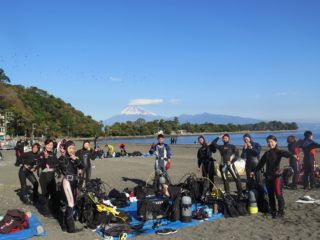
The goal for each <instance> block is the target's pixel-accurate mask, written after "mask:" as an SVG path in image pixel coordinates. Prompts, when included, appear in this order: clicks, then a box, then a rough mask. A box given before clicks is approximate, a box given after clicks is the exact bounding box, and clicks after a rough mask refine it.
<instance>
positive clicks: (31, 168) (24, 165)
mask: <svg viewBox="0 0 320 240" xmlns="http://www.w3.org/2000/svg"><path fill="white" fill-rule="evenodd" d="M39 151H40V144H39V143H35V144H33V145H32V147H31V151H30V152H28V153H25V154H23V155H22V160H21V167H20V170H19V179H20V184H21V200H22V201H23V202H24V203H25V204H29V203H30V199H29V198H28V194H27V179H28V180H29V181H30V182H31V183H32V185H33V202H34V203H35V202H37V201H38V197H39V194H38V186H39V183H38V181H37V179H36V177H35V176H34V172H35V171H36V169H37V162H38V159H39Z"/></svg>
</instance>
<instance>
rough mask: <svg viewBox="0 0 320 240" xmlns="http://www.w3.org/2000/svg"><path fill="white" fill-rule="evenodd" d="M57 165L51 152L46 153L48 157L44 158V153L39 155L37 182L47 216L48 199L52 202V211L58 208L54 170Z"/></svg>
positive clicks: (55, 158)
mask: <svg viewBox="0 0 320 240" xmlns="http://www.w3.org/2000/svg"><path fill="white" fill-rule="evenodd" d="M57 164H58V160H57V157H56V155H55V154H54V153H53V152H48V157H47V158H45V154H44V152H42V153H40V157H39V161H38V167H39V169H40V170H41V173H40V177H39V182H40V186H41V192H42V195H43V196H44V197H45V204H44V213H45V214H46V215H47V214H49V197H50V200H51V201H52V206H53V210H54V211H56V210H57V208H58V201H57V194H56V181H55V170H56V166H57Z"/></svg>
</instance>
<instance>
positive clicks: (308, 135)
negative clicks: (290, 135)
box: [298, 131, 320, 189]
mask: <svg viewBox="0 0 320 240" xmlns="http://www.w3.org/2000/svg"><path fill="white" fill-rule="evenodd" d="M304 137H305V138H304V140H303V141H299V142H298V145H299V147H300V148H302V151H303V153H304V157H303V168H304V181H303V187H304V189H313V188H314V187H315V181H316V180H315V161H316V160H315V155H314V153H313V150H314V149H316V148H320V144H318V143H316V142H314V141H313V134H312V132H310V131H306V132H305V133H304Z"/></svg>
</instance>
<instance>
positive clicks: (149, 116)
mask: <svg viewBox="0 0 320 240" xmlns="http://www.w3.org/2000/svg"><path fill="white" fill-rule="evenodd" d="M138 118H143V119H145V120H146V121H153V120H156V119H161V118H162V117H161V116H158V115H157V114H155V113H153V112H149V111H147V110H145V109H143V108H142V107H138V106H134V105H129V106H127V107H126V108H125V109H123V110H122V111H121V113H120V114H117V115H115V116H113V117H110V118H108V119H107V120H105V121H104V124H106V125H112V124H114V123H116V122H127V121H135V120H137V119H138Z"/></svg>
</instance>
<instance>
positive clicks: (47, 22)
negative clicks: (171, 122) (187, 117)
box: [0, 0, 320, 122]
mask: <svg viewBox="0 0 320 240" xmlns="http://www.w3.org/2000/svg"><path fill="white" fill-rule="evenodd" d="M1 9H2V11H1V23H0V24H1V34H0V67H1V68H3V69H4V70H5V71H6V73H7V75H9V76H10V78H11V80H12V83H14V84H23V85H26V86H31V85H35V86H37V87H39V88H42V89H45V90H47V91H49V92H50V93H52V94H54V95H56V96H58V97H61V98H62V99H64V100H65V101H67V102H69V103H71V104H72V105H74V106H75V107H76V108H78V109H80V110H82V111H83V112H84V113H86V114H89V115H92V116H93V117H94V118H95V119H97V120H102V119H106V118H108V117H110V116H112V115H115V114H117V113H119V112H120V111H121V110H122V109H123V108H125V107H126V105H127V104H129V103H130V102H131V101H132V100H134V99H158V100H159V99H160V100H161V101H157V100H155V101H151V100H150V101H147V102H146V104H147V103H152V105H144V106H143V107H144V108H145V109H147V110H150V111H152V112H155V113H157V114H159V115H161V116H174V115H179V114H182V113H190V114H195V113H202V112H211V113H217V114H228V115H240V116H246V117H254V118H259V119H266V120H273V119H276V120H287V121H307V122H320V111H317V109H318V107H319V106H320V97H319V90H320V44H319V43H320V14H319V11H320V1H317V0H315V1H308V0H307V1H300V0H287V1H257V0H251V1H248V0H247V1H245V0H244V1H240V0H234V1H213V0H211V1H209V0H208V1H203V0H167V1H166V0H162V1H156V0H154V1H148V0H145V1H142V0H141V1H138V0H136V1H135V0H128V1H120V0H117V1H106V0H105V1H102V0H101V1H80V0H77V1H70V0H69V1H58V0H56V1H33V0H29V1H15V0H4V1H1Z"/></svg>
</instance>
